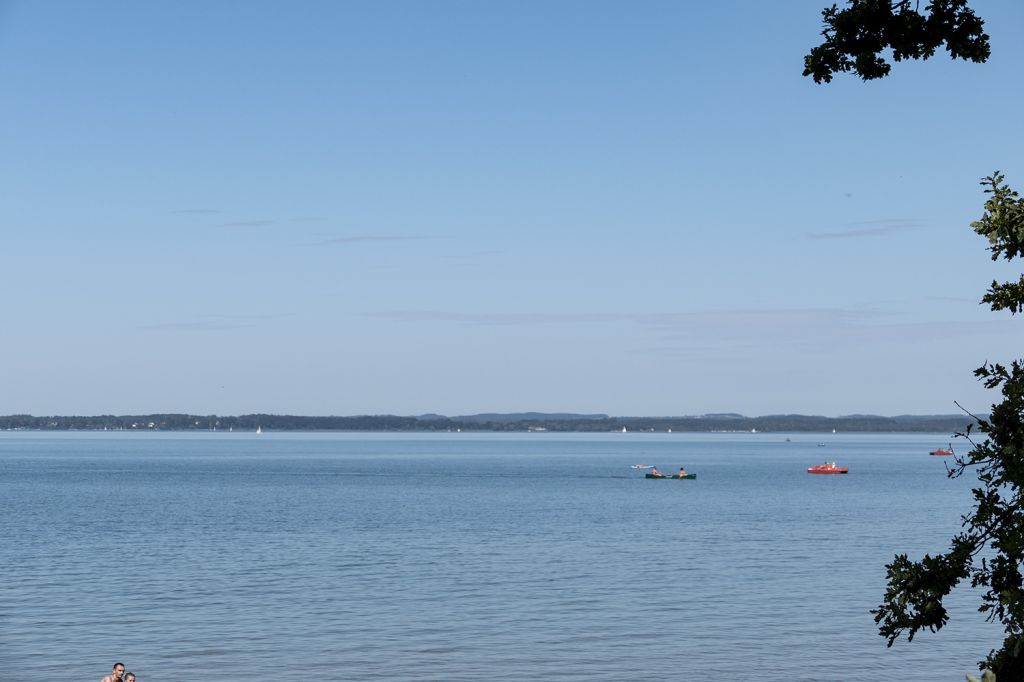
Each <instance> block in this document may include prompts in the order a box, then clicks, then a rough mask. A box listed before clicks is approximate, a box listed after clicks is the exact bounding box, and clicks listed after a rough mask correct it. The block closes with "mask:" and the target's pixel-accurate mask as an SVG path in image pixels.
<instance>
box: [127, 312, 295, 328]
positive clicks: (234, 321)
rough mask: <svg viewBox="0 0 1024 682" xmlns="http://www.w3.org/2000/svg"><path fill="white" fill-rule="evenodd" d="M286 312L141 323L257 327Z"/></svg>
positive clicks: (182, 325)
mask: <svg viewBox="0 0 1024 682" xmlns="http://www.w3.org/2000/svg"><path fill="white" fill-rule="evenodd" d="M287 316H288V315H287V314H285V313H264V314H260V315H198V316H196V318H195V319H192V320H188V321H168V322H154V323H151V324H143V325H139V328H140V329H148V330H160V329H173V330H180V331H219V330H223V329H242V328H246V327H255V326H257V325H258V324H259V323H260V322H264V321H266V320H273V319H277V318H281V317H287Z"/></svg>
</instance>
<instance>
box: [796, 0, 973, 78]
mask: <svg viewBox="0 0 1024 682" xmlns="http://www.w3.org/2000/svg"><path fill="white" fill-rule="evenodd" d="M919 5H920V3H919V2H913V1H912V0H899V1H897V2H890V1H889V0H849V7H846V8H844V9H839V8H838V7H837V6H836V5H832V6H831V7H827V8H825V9H824V10H822V13H821V14H822V17H823V19H824V24H825V28H824V30H823V31H822V32H821V34H822V35H823V36H824V37H825V41H824V42H823V43H822V44H821V45H819V46H817V47H815V48H813V49H812V50H811V52H810V54H808V55H807V56H806V57H804V75H805V76H811V77H813V78H814V82H816V83H822V82H825V83H828V82H830V81H831V80H832V76H833V74H836V73H839V72H849V71H853V72H854V73H856V74H857V75H858V76H860V77H861V78H863V79H864V80H872V79H875V78H883V77H885V76H888V75H889V71H890V69H891V68H892V65H891V64H889V62H888V61H886V58H885V54H886V52H887V51H888V53H889V54H891V56H892V59H893V60H894V61H897V62H900V61H903V60H904V59H928V58H929V57H931V56H933V55H934V54H935V51H936V50H937V49H938V48H939V47H941V46H942V45H943V44H945V45H946V50H947V51H948V52H949V54H950V56H951V57H953V58H954V59H957V58H959V59H964V60H970V61H972V62H984V61H986V60H987V59H988V57H989V53H990V49H989V44H988V35H986V34H985V32H984V30H983V28H984V23H985V22H984V21H982V20H981V19H980V18H979V17H978V16H977V15H976V14H974V11H973V10H971V8H970V7H968V6H967V0H933V1H932V2H930V3H928V4H927V5H925V10H924V13H921V12H920V11H918V8H919Z"/></svg>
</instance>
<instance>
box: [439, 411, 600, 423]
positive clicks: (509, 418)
mask: <svg viewBox="0 0 1024 682" xmlns="http://www.w3.org/2000/svg"><path fill="white" fill-rule="evenodd" d="M452 419H453V420H455V421H459V422H468V423H471V424H479V423H493V424H509V423H515V422H527V421H573V420H578V421H592V420H595V419H608V415H606V414H573V413H560V412H511V413H507V414H499V413H494V412H485V413H483V414H470V415H464V416H461V417H452Z"/></svg>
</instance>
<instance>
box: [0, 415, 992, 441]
mask: <svg viewBox="0 0 1024 682" xmlns="http://www.w3.org/2000/svg"><path fill="white" fill-rule="evenodd" d="M971 422H972V420H971V418H970V417H967V416H965V415H962V414H945V415H899V416H896V417H882V416H878V415H870V414H855V415H846V416H842V417H822V416H815V415H801V414H776V415H766V416H761V417H746V416H744V415H741V414H735V413H725V414H705V415H699V416H686V417H610V416H608V415H604V414H573V413H546V412H516V413H509V414H499V413H482V414H473V415H463V416H459V417H446V416H444V415H439V414H425V415H420V416H419V417H403V416H396V415H358V416H349V417H307V416H296V415H274V414H246V415H240V416H237V417H231V416H218V415H191V414H149V415H122V416H114V415H100V416H93V417H82V416H52V417H34V416H32V415H9V416H6V417H4V416H0V430H32V431H103V430H118V431H214V430H216V431H255V430H256V429H257V428H260V429H261V430H263V431H434V432H436V431H529V430H535V431H536V430H539V429H541V428H542V429H543V430H545V431H562V432H592V433H598V432H605V431H620V432H621V431H622V430H623V429H625V430H626V431H630V432H637V431H640V432H644V431H646V432H659V431H660V432H667V431H673V432H690V433H709V432H718V431H721V432H742V431H748V432H749V431H756V432H812V433H813V432H820V433H826V432H832V431H833V430H834V431H836V432H837V433H898V432H922V433H925V432H927V433H943V434H949V435H952V434H954V433H959V432H962V431H965V430H966V429H967V426H968V424H970V423H971Z"/></svg>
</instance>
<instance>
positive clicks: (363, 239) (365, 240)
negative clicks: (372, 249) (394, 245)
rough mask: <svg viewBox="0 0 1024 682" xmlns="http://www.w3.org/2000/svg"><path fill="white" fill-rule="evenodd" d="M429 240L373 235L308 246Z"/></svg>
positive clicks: (338, 239)
mask: <svg viewBox="0 0 1024 682" xmlns="http://www.w3.org/2000/svg"><path fill="white" fill-rule="evenodd" d="M424 239H429V237H422V236H414V235H373V234H357V235H352V236H350V237H335V238H333V239H325V240H323V241H319V242H315V243H313V244H310V246H339V245H343V244H365V243H372V242H409V241H421V240H424Z"/></svg>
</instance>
